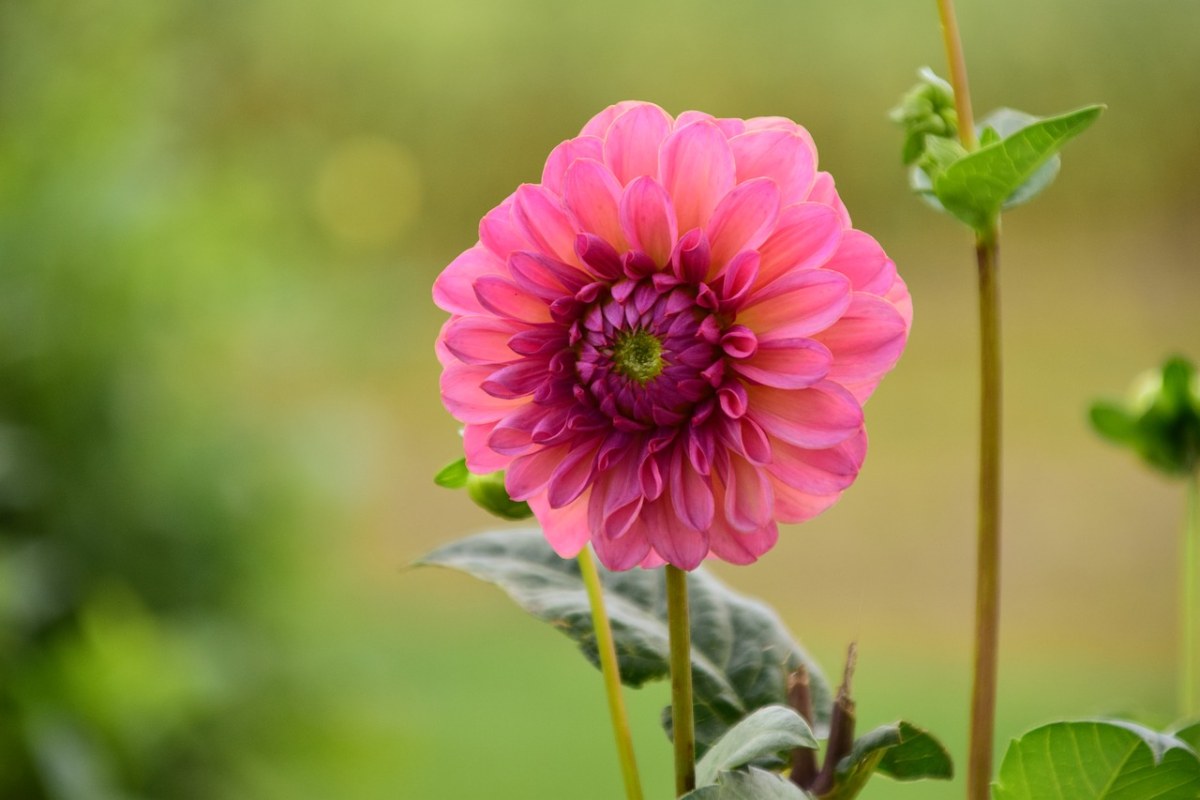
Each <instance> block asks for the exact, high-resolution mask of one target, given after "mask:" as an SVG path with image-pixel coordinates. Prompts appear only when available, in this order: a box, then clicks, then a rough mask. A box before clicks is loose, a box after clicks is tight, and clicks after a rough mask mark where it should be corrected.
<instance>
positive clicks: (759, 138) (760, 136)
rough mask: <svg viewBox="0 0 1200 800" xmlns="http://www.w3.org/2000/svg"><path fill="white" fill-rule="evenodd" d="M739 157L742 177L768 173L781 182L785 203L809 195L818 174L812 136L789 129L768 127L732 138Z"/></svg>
mask: <svg viewBox="0 0 1200 800" xmlns="http://www.w3.org/2000/svg"><path fill="white" fill-rule="evenodd" d="M729 148H730V149H731V150H732V151H733V157H734V160H735V161H737V177H738V180H739V181H748V180H750V179H752V178H759V177H765V178H770V179H771V180H773V181H775V183H776V184H778V186H779V193H780V198H781V200H782V203H783V205H785V206H789V205H792V204H793V203H799V202H802V201H804V200H806V199H807V198H808V194H809V190H810V189H811V188H812V184H813V180H814V179H815V177H816V174H817V154H816V152H815V151H814V150H813V148H812V140H811V139H808V138H807V137H803V136H800V135H799V134H798V133H795V132H793V131H789V130H779V129H766V130H758V131H752V132H750V133H744V134H742V135H741V136H737V137H734V138H733V139H730V140H729Z"/></svg>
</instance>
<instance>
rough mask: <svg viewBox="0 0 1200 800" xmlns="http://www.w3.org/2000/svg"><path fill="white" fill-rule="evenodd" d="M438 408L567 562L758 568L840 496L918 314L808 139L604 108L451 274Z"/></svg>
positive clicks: (766, 125) (444, 289)
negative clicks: (587, 559) (595, 559)
mask: <svg viewBox="0 0 1200 800" xmlns="http://www.w3.org/2000/svg"><path fill="white" fill-rule="evenodd" d="M433 296H434V300H435V302H436V303H437V304H438V306H440V307H441V308H442V309H444V310H446V311H448V312H450V314H451V317H450V320H449V321H448V322H447V323H446V325H445V326H444V327H443V329H442V332H441V335H440V336H439V337H438V342H437V351H438V356H439V358H440V360H441V362H442V365H443V368H444V371H443V373H442V381H441V388H442V399H443V401H444V402H445V404H446V408H447V409H449V411H450V413H451V414H453V415H454V416H455V417H456V418H457V419H458V420H460V421H461V422H463V423H464V425H465V445H466V454H467V465H468V466H469V467H470V468H471V470H472V471H476V472H490V471H493V470H500V469H503V470H507V473H506V483H507V488H508V492H509V494H510V495H512V497H513V498H514V499H517V500H527V501H528V502H529V505H530V507H531V508H532V509H533V512H534V514H535V515H536V516H537V518H538V521H539V522H540V523H541V525H542V527H543V529H544V531H545V534H546V538H547V539H548V540H549V542H550V544H551V545H552V546H553V547H554V549H555V550H556V551H557V552H558V553H559V554H560V555H562V556H564V557H569V556H574V555H575V554H577V553H578V552H579V550H580V548H582V547H583V546H584V545H585V544H586V543H587V542H588V541H589V540H590V541H591V542H592V545H593V546H594V547H595V549H596V553H597V555H598V556H599V558H600V560H601V561H602V562H603V563H604V564H605V565H606V566H607V567H609V568H610V569H614V570H623V569H629V568H631V567H633V566H637V565H641V566H643V567H652V566H658V565H661V564H662V563H663V562H669V563H671V564H674V565H676V566H678V567H681V568H683V569H693V568H695V567H696V566H697V565H698V564H699V563H700V562H701V561H702V560H703V559H704V558H705V557H706V556H708V555H710V554H711V555H714V556H716V557H718V558H721V559H724V560H726V561H730V562H733V563H737V564H746V563H749V562H752V561H754V560H755V559H757V558H758V557H759V556H761V555H762V554H763V553H765V552H766V551H767V550H769V549H770V548H771V547H772V546H773V545H774V543H775V541H776V539H777V537H778V530H777V523H779V522H800V521H803V520H806V519H809V518H810V517H813V516H815V515H816V514H819V513H821V512H822V511H824V510H825V509H826V508H828V507H829V506H830V505H832V504H833V503H834V502H835V501H836V500H837V498H838V497H839V495H840V494H841V493H842V491H843V490H845V489H846V487H848V486H849V485H850V484H851V483H852V482H853V481H854V478H855V477H856V476H857V474H858V471H859V469H860V467H861V466H862V463H863V457H864V455H865V453H866V443H867V442H866V433H865V430H864V428H863V410H862V405H863V403H864V402H865V401H866V400H867V398H868V397H869V396H870V395H871V392H872V391H873V390H874V389H875V386H876V384H878V383H879V380H880V379H881V378H882V377H883V375H884V373H886V372H887V371H888V370H889V369H891V368H892V366H893V365H894V364H895V363H896V360H897V359H898V358H899V357H900V353H901V351H902V350H903V348H904V344H905V341H906V340H907V338H908V331H909V326H910V324H911V320H912V305H911V301H910V298H909V294H908V290H907V288H906V287H905V285H904V281H902V280H901V279H900V277H899V275H897V274H896V268H895V265H894V264H893V263H892V261H891V260H890V259H888V257H887V255H886V254H885V253H884V252H883V249H882V248H881V247H880V246H879V245H878V244H877V243H876V242H875V240H874V239H872V238H871V237H870V236H868V235H867V234H865V233H863V232H861V231H858V230H855V229H854V228H852V227H851V226H850V217H849V215H848V214H847V213H846V209H845V207H844V206H843V205H842V202H841V200H840V199H839V198H838V195H837V192H836V191H835V190H834V185H833V179H832V178H831V177H830V176H829V174H828V173H825V172H819V171H818V170H817V157H816V150H815V147H814V145H813V142H812V139H811V137H810V136H809V134H808V132H807V131H805V130H804V128H801V127H800V126H799V125H796V124H795V123H793V122H791V121H789V120H786V119H782V118H780V117H757V118H754V119H749V120H744V121H743V120H740V119H715V118H713V117H711V116H709V115H707V114H702V113H698V112H695V111H688V112H685V113H683V114H680V115H679V117H678V118H676V119H672V118H671V116H670V115H669V114H667V113H666V112H665V111H663V110H662V109H661V108H659V107H658V106H655V105H652V104H650V103H638V102H625V103H618V104H617V105H614V106H611V107H609V108H607V109H605V110H604V111H602V112H601V113H600V114H598V115H597V116H596V117H594V118H593V119H592V120H591V121H590V122H588V123H587V125H585V126H584V127H583V130H582V131H581V132H580V134H579V136H577V137H575V138H574V139H569V140H567V141H565V142H563V143H562V144H560V145H559V146H558V147H556V148H555V149H554V151H553V152H552V153H551V154H550V157H549V159H547V161H546V167H545V170H544V171H543V173H542V181H541V183H536V184H525V185H522V186H521V187H520V188H518V189H517V190H516V192H514V193H513V194H512V195H510V196H509V197H508V198H507V199H506V200H505V201H504V202H502V203H501V204H500V205H499V206H497V207H496V208H494V209H492V210H491V211H490V212H488V214H487V215H486V216H485V217H484V218H483V221H482V222H481V223H480V225H479V241H478V243H476V244H475V246H474V247H472V248H470V249H469V250H467V251H466V252H464V253H463V254H462V255H460V256H459V257H458V258H456V259H455V260H454V262H453V263H451V264H450V265H449V266H448V267H446V269H445V271H444V272H442V274H441V275H440V276H439V277H438V279H437V282H436V283H435V284H434V289H433Z"/></svg>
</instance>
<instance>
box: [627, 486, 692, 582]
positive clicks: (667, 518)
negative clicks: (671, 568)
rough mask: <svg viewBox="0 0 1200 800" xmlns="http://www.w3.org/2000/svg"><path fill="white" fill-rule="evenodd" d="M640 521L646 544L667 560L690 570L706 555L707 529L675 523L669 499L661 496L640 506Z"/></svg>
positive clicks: (676, 520)
mask: <svg viewBox="0 0 1200 800" xmlns="http://www.w3.org/2000/svg"><path fill="white" fill-rule="evenodd" d="M640 521H641V523H642V524H643V525H644V526H645V530H646V536H647V537H648V538H649V539H650V545H651V546H652V547H653V548H654V550H655V552H657V553H658V554H659V555H660V556H662V558H663V559H665V560H666V561H667V563H669V564H673V565H675V566H676V567H679V568H680V569H685V570H693V569H695V568H696V567H698V566H700V562H702V561H703V560H704V557H705V556H707V555H708V532H707V530H703V531H696V530H692V529H691V528H689V527H688V526H686V525H681V524H679V520H678V519H677V518H676V516H675V509H674V508H673V507H672V506H671V501H670V500H668V499H667V498H665V497H663V498H660V499H658V500H655V501H654V502H652V503H646V505H645V506H644V507H643V508H642V516H641V520H640Z"/></svg>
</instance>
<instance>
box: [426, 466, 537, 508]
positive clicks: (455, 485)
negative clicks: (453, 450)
mask: <svg viewBox="0 0 1200 800" xmlns="http://www.w3.org/2000/svg"><path fill="white" fill-rule="evenodd" d="M433 482H434V483H436V484H437V485H438V486H444V487H446V488H447V489H466V490H467V496H468V497H470V498H471V499H472V500H473V501H475V505H477V506H479V507H480V508H482V509H483V510H484V511H487V512H489V513H491V514H495V515H496V516H497V517H500V518H501V519H512V520H517V519H528V518H529V517H532V516H533V512H532V511H531V510H530V509H529V504H528V503H518V502H517V501H516V500H513V499H512V498H511V497H509V496H508V490H507V489H505V488H504V472H503V471H500V472H491V473H488V474H487V475H476V474H475V473H473V472H471V471H469V470H468V469H467V460H466V459H465V458H460V459H458V460H457V461H454V462H451V463H450V464H447V465H446V466H445V467H443V468H442V469H441V471H440V472H438V474H437V475H435V476H434V478H433Z"/></svg>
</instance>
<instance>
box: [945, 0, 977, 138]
mask: <svg viewBox="0 0 1200 800" xmlns="http://www.w3.org/2000/svg"><path fill="white" fill-rule="evenodd" d="M938 18H939V19H940V20H941V23H942V41H943V43H944V44H945V45H946V63H947V64H949V65H950V85H951V86H953V87H954V111H955V113H956V114H958V138H959V139H960V140H961V141H962V146H963V147H965V148H966V149H967V150H974V149H975V148H976V147H978V146H979V140H978V139H976V138H975V116H974V114H973V113H972V112H971V88H970V87H969V86H968V85H967V62H966V59H965V58H963V49H962V38H961V37H960V36H959V35H958V17H956V16H955V15H954V0H938Z"/></svg>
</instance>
